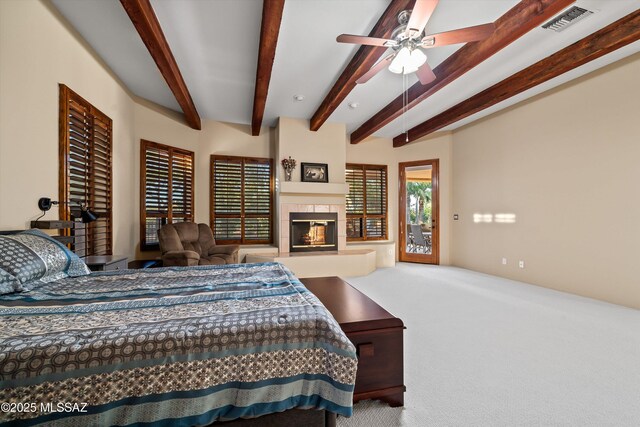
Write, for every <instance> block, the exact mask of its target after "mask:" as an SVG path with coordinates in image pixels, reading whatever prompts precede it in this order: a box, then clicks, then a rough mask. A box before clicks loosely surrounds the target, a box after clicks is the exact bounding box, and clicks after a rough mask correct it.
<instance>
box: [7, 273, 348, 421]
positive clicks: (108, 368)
mask: <svg viewBox="0 0 640 427" xmlns="http://www.w3.org/2000/svg"><path fill="white" fill-rule="evenodd" d="M0 322H1V327H0V402H4V405H3V408H2V409H3V411H1V412H0V422H2V423H6V424H7V425H20V426H30V425H52V424H54V425H59V426H77V425H87V426H89V425H94V426H106V425H120V426H128V425H150V426H151V425H154V426H155V425H158V426H160V425H171V426H191V425H206V424H208V423H211V422H213V421H216V420H231V419H235V418H239V417H247V418H249V417H256V416H260V415H263V414H268V413H272V412H279V411H284V410H286V409H290V408H315V409H326V410H329V411H332V412H335V413H337V414H341V415H345V416H350V415H351V402H352V395H353V387H354V383H355V375H356V367H357V359H356V355H355V350H354V347H353V345H352V344H351V342H350V341H349V340H348V339H347V337H346V336H345V335H344V333H343V332H342V331H341V330H340V327H339V325H338V324H337V322H336V321H335V319H334V318H333V317H332V316H331V315H330V314H329V312H328V311H327V310H326V309H325V308H324V306H322V304H321V303H320V301H319V300H318V299H317V298H316V297H315V296H314V295H313V294H312V293H311V292H309V291H308V290H307V289H306V288H305V287H304V286H303V285H302V284H301V283H300V281H299V280H298V279H297V278H296V277H295V276H293V274H292V273H291V272H290V271H289V270H288V269H287V268H286V267H284V266H283V265H281V264H277V263H267V264H238V265H229V266H202V267H188V268H184V267H175V268H160V269H147V270H126V271H122V272H106V273H93V274H91V275H89V276H82V277H76V278H67V279H62V280H59V281H56V282H52V283H47V284H42V285H40V286H39V287H37V288H36V289H33V290H32V291H29V292H23V293H15V294H10V295H2V296H0ZM7 403H9V405H10V406H6V405H7ZM4 409H9V411H5V410H4Z"/></svg>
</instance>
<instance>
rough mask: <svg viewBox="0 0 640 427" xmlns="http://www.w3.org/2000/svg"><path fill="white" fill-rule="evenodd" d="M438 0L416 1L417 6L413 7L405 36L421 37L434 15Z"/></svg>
mask: <svg viewBox="0 0 640 427" xmlns="http://www.w3.org/2000/svg"><path fill="white" fill-rule="evenodd" d="M437 5H438V0H416V5H415V6H414V7H413V11H412V12H411V17H410V18H409V22H408V23H407V29H406V30H405V32H404V34H405V35H406V36H407V37H410V36H419V35H420V34H421V33H422V30H424V27H425V26H426V25H427V22H428V21H429V18H431V15H432V14H433V11H434V10H435V8H436V6H437Z"/></svg>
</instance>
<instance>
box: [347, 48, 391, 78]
mask: <svg viewBox="0 0 640 427" xmlns="http://www.w3.org/2000/svg"><path fill="white" fill-rule="evenodd" d="M394 56H396V54H395V53H393V54H391V55H389V56H387V57H386V58H384V59H382V60H381V61H380V62H378V63H377V64H376V65H374V66H373V67H371V68H370V69H369V71H367V72H366V73H364V74H363V75H362V76H361V77H360V78H359V79H358V80H356V83H357V84H359V85H361V84H363V83H366V82H368V81H369V80H370V79H371V77H373V76H375V75H376V74H378V73H379V72H380V71H382V70H384V69H385V68H386V67H387V66H388V65H389V63H390V62H391V60H392V59H393V57H394Z"/></svg>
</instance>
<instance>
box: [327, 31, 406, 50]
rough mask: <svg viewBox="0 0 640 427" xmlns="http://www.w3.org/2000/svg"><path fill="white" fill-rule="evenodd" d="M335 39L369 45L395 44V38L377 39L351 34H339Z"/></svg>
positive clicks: (383, 45)
mask: <svg viewBox="0 0 640 427" xmlns="http://www.w3.org/2000/svg"><path fill="white" fill-rule="evenodd" d="M336 41H338V42H339V43H354V44H365V45H369V46H382V47H392V46H395V45H397V44H398V43H396V41H395V40H389V39H379V38H376V37H366V36H354V35H352V34H340V35H339V36H338V37H337V38H336Z"/></svg>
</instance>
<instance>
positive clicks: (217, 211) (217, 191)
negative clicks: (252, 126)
mask: <svg viewBox="0 0 640 427" xmlns="http://www.w3.org/2000/svg"><path fill="white" fill-rule="evenodd" d="M242 193H243V186H242V159H240V158H233V157H218V156H212V157H211V207H210V209H211V228H212V229H213V233H214V237H215V239H216V242H217V243H222V244H229V243H236V244H239V243H241V242H242V239H243V230H242V196H243V195H242Z"/></svg>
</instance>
